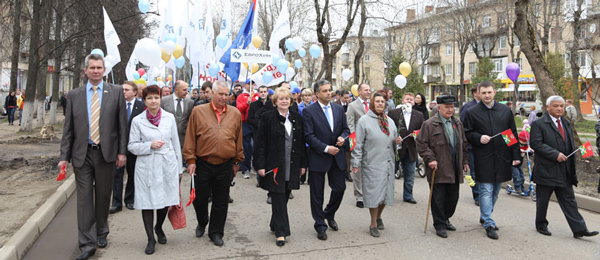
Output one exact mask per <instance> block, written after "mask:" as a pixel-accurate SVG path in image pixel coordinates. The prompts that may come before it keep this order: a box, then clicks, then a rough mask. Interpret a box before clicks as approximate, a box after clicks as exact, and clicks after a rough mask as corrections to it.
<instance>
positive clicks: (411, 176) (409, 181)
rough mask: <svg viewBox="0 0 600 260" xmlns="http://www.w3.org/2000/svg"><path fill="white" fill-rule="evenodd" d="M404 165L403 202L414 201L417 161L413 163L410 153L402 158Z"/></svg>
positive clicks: (401, 161)
mask: <svg viewBox="0 0 600 260" xmlns="http://www.w3.org/2000/svg"><path fill="white" fill-rule="evenodd" d="M400 163H401V164H402V175H403V178H404V192H403V193H402V199H403V200H410V199H413V186H414V184H415V167H416V166H417V161H411V160H410V155H408V152H407V153H406V154H404V157H403V158H400Z"/></svg>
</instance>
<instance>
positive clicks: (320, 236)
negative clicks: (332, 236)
mask: <svg viewBox="0 0 600 260" xmlns="http://www.w3.org/2000/svg"><path fill="white" fill-rule="evenodd" d="M317 238H318V239H319V240H327V233H326V232H325V230H323V231H317Z"/></svg>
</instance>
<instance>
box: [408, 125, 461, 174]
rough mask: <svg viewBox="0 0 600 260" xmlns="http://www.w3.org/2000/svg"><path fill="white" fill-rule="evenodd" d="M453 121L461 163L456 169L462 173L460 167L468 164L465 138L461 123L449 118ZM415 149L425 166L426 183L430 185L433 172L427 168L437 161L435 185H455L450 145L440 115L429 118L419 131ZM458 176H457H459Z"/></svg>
mask: <svg viewBox="0 0 600 260" xmlns="http://www.w3.org/2000/svg"><path fill="white" fill-rule="evenodd" d="M451 119H452V121H454V126H455V132H456V133H457V134H458V135H457V141H458V142H457V144H460V145H457V147H458V151H457V154H458V162H461V163H460V164H459V165H458V167H460V169H457V170H458V171H459V172H462V167H463V165H465V164H469V153H468V150H467V144H468V143H467V138H466V137H465V131H464V130H463V126H462V123H461V122H460V120H458V119H456V118H455V117H452V118H451ZM417 149H419V155H421V158H423V161H424V162H423V163H424V165H425V173H426V174H427V181H429V182H430V183H431V175H432V174H433V170H432V169H431V168H430V167H429V166H428V164H429V163H430V162H432V161H437V163H438V165H437V167H438V169H437V172H436V174H435V183H456V180H455V174H454V170H453V169H454V168H453V166H452V154H451V152H450V144H449V142H448V136H446V131H445V130H444V125H443V124H442V119H441V118H440V114H439V113H438V114H436V115H435V116H433V117H431V118H429V119H428V120H427V121H425V123H423V127H421V131H420V132H419V135H418V136H417ZM461 175H462V174H460V175H459V176H461ZM459 179H460V180H459V182H460V183H462V182H463V178H459Z"/></svg>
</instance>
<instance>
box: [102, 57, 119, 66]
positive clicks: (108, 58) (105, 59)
mask: <svg viewBox="0 0 600 260" xmlns="http://www.w3.org/2000/svg"><path fill="white" fill-rule="evenodd" d="M104 61H110V63H111V64H116V63H117V58H116V57H115V56H113V55H106V57H104Z"/></svg>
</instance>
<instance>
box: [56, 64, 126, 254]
mask: <svg viewBox="0 0 600 260" xmlns="http://www.w3.org/2000/svg"><path fill="white" fill-rule="evenodd" d="M105 70H106V68H105V67H104V58H103V57H102V56H101V55H97V54H90V55H88V56H87V57H86V58H85V69H84V72H85V75H86V76H87V78H88V82H87V84H86V85H85V86H84V87H80V88H76V89H74V90H72V91H71V92H69V94H68V98H67V100H68V101H67V114H66V116H65V123H64V130H63V137H62V142H61V145H60V162H59V163H58V167H59V168H61V167H63V166H65V167H66V165H67V164H68V163H69V161H72V163H73V169H74V171H75V181H76V183H77V228H78V232H79V249H80V250H81V254H80V255H79V256H78V257H77V259H88V258H89V257H90V256H92V255H94V254H95V253H96V246H98V247H100V248H104V247H106V245H107V241H106V237H107V236H108V233H109V229H108V222H107V219H108V209H109V207H110V193H111V191H112V187H113V176H114V175H113V170H114V167H115V164H116V166H117V167H119V168H120V167H123V166H124V165H125V162H126V160H127V157H126V156H125V153H126V152H127V141H128V138H127V113H126V110H125V98H124V97H123V90H122V88H121V87H120V86H115V85H112V84H109V83H107V82H103V81H102V75H103V74H104V71H105Z"/></svg>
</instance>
